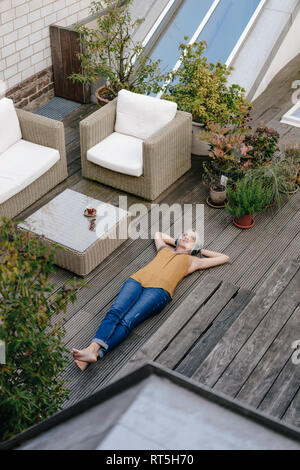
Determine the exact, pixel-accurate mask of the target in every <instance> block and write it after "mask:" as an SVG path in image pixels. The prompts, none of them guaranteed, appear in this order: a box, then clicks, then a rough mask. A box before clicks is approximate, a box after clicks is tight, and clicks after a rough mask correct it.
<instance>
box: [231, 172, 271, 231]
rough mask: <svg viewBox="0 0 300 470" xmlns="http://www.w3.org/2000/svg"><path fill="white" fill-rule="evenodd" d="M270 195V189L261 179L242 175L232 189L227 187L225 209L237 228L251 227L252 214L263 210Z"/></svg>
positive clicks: (252, 223)
mask: <svg viewBox="0 0 300 470" xmlns="http://www.w3.org/2000/svg"><path fill="white" fill-rule="evenodd" d="M271 197H272V189H270V188H265V187H264V184H263V182H262V181H261V180H258V179H254V178H253V179H252V178H247V177H244V178H242V179H241V180H239V181H238V182H237V183H236V184H235V187H234V189H233V188H230V187H229V188H227V198H228V203H227V204H226V205H225V209H226V211H227V212H228V213H229V214H231V215H233V216H234V219H233V223H234V225H235V226H236V227H239V228H251V227H253V225H254V223H255V221H254V218H253V214H254V213H255V212H260V211H262V210H264V208H265V206H266V204H268V202H269V201H270V199H271Z"/></svg>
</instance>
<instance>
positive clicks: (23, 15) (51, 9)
mask: <svg viewBox="0 0 300 470" xmlns="http://www.w3.org/2000/svg"><path fill="white" fill-rule="evenodd" d="M90 3H91V0H0V80H4V81H5V82H6V84H7V86H8V88H12V87H14V86H15V85H17V84H18V83H20V82H21V81H23V80H26V79H27V78H29V77H30V76H31V75H34V74H35V73H38V72H40V71H41V70H43V69H45V68H46V67H49V66H50V65H51V51H50V36H49V25H50V24H52V23H56V24H59V25H61V26H69V25H72V24H73V23H75V22H76V21H78V20H81V19H83V18H85V17H87V16H88V15H89V5H90Z"/></svg>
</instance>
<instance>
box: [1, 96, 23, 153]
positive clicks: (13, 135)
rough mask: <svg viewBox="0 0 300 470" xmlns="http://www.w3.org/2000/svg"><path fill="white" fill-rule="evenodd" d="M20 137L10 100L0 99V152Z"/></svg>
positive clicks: (18, 126)
mask: <svg viewBox="0 0 300 470" xmlns="http://www.w3.org/2000/svg"><path fill="white" fill-rule="evenodd" d="M21 139H22V133H21V128H20V124H19V119H18V116H17V113H16V110H15V107H14V103H13V101H12V100H10V99H8V98H2V99H1V100H0V154H1V153H3V152H5V151H6V150H7V149H8V148H9V147H11V146H12V145H14V144H16V143H17V142H18V141H19V140H21Z"/></svg>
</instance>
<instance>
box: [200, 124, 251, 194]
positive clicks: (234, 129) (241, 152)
mask: <svg viewBox="0 0 300 470" xmlns="http://www.w3.org/2000/svg"><path fill="white" fill-rule="evenodd" d="M246 132H247V129H246V128H242V127H239V126H222V125H220V124H216V123H211V122H210V123H208V124H207V130H206V131H204V132H203V135H202V136H201V139H205V140H206V141H207V142H208V145H209V152H208V154H209V157H210V159H209V161H208V162H204V163H203V169H204V175H203V181H204V183H206V184H207V185H208V186H211V184H214V185H215V184H216V183H221V178H222V176H225V177H226V181H227V185H233V184H234V183H235V182H236V181H238V180H239V179H240V178H242V177H243V176H244V175H245V174H246V173H247V171H248V170H249V168H250V167H251V165H250V162H249V160H250V156H249V151H250V150H252V147H250V146H249V147H247V146H246V145H245V143H244V141H245V133H246ZM223 196H224V200H225V198H226V194H225V195H223ZM210 197H211V196H210Z"/></svg>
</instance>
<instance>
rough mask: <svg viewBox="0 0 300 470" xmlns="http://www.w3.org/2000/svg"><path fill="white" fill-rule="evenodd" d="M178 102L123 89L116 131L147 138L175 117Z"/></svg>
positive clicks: (118, 106)
mask: <svg viewBox="0 0 300 470" xmlns="http://www.w3.org/2000/svg"><path fill="white" fill-rule="evenodd" d="M176 111H177V104H176V103H173V102H172V101H166V100H160V99H158V98H153V97H152V96H145V95H140V94H138V93H132V92H131V91H128V90H121V91H119V93H118V101H117V115H116V124H115V131H116V132H119V133H121V134H127V135H131V136H133V137H137V138H138V139H143V140H144V139H147V138H148V137H150V136H151V135H152V134H154V133H155V132H157V131H158V130H159V129H161V128H162V127H163V126H165V125H166V124H168V122H170V121H172V119H174V117H175V114H176Z"/></svg>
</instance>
